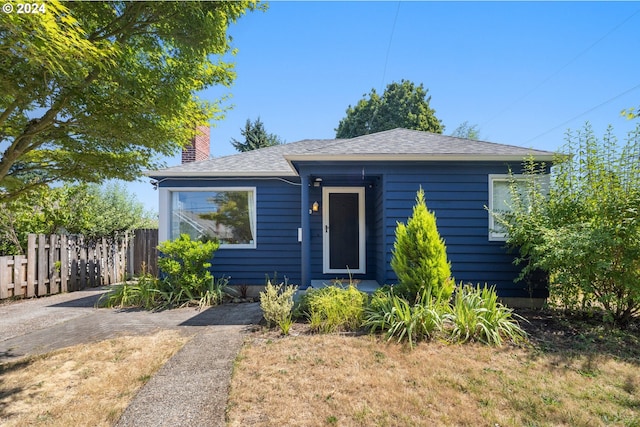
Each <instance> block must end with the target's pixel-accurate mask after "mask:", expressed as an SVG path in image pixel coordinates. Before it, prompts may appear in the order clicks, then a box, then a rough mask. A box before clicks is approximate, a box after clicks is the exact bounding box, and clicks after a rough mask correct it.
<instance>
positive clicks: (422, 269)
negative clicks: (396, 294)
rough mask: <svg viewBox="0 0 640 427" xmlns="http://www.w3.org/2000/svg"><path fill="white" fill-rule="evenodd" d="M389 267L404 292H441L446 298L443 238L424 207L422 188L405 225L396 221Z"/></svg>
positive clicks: (450, 288)
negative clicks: (394, 238) (426, 290)
mask: <svg viewBox="0 0 640 427" xmlns="http://www.w3.org/2000/svg"><path fill="white" fill-rule="evenodd" d="M391 268H393V271H395V273H396V275H397V276H398V281H399V287H400V289H401V290H402V292H403V293H405V294H406V295H413V296H416V295H418V294H420V293H421V291H422V290H425V289H428V290H429V292H431V293H432V294H440V292H442V296H443V297H444V298H445V299H447V298H449V297H450V296H451V293H452V292H453V288H454V282H453V280H451V265H450V263H449V261H447V251H446V247H445V244H444V240H443V239H442V238H441V237H440V234H439V233H438V229H437V227H436V217H435V215H434V214H433V213H432V212H429V210H428V209H427V204H426V203H425V200H424V191H423V190H422V187H420V190H418V193H417V196H416V204H415V206H414V207H413V214H412V215H411V217H410V218H409V220H408V221H407V224H406V225H405V224H403V223H401V222H398V225H397V227H396V241H395V243H394V245H393V257H392V258H391Z"/></svg>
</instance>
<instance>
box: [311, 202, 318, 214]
mask: <svg viewBox="0 0 640 427" xmlns="http://www.w3.org/2000/svg"><path fill="white" fill-rule="evenodd" d="M319 209H320V205H319V204H318V202H313V205H311V211H312V212H318V210H319Z"/></svg>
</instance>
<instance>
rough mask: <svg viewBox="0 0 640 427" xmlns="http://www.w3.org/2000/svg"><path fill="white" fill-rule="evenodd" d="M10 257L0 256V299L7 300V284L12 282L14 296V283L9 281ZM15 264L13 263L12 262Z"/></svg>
mask: <svg viewBox="0 0 640 427" xmlns="http://www.w3.org/2000/svg"><path fill="white" fill-rule="evenodd" d="M10 258H13V257H10V256H0V299H4V298H9V296H10V295H9V283H11V282H13V293H14V294H15V292H16V291H15V289H16V281H15V280H13V281H12V280H11V269H10V268H9V259H10ZM14 262H15V261H14Z"/></svg>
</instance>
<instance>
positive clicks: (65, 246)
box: [60, 234, 69, 292]
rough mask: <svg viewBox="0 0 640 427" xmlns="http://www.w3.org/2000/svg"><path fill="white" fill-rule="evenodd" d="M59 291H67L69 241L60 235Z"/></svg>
mask: <svg viewBox="0 0 640 427" xmlns="http://www.w3.org/2000/svg"><path fill="white" fill-rule="evenodd" d="M60 292H69V241H68V239H67V236H65V235H64V234H63V235H62V236H60Z"/></svg>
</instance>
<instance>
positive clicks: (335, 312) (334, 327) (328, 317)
mask: <svg viewBox="0 0 640 427" xmlns="http://www.w3.org/2000/svg"><path fill="white" fill-rule="evenodd" d="M307 298H308V300H307V301H308V304H309V323H310V326H311V329H312V330H314V331H316V332H335V331H355V330H357V329H358V328H360V326H362V320H363V316H364V308H365V305H366V302H367V295H366V294H365V293H364V292H361V291H359V290H358V288H356V287H355V286H353V285H349V286H348V287H347V288H341V287H338V286H327V287H326V288H320V289H318V290H313V291H312V292H310V293H309V294H307Z"/></svg>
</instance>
